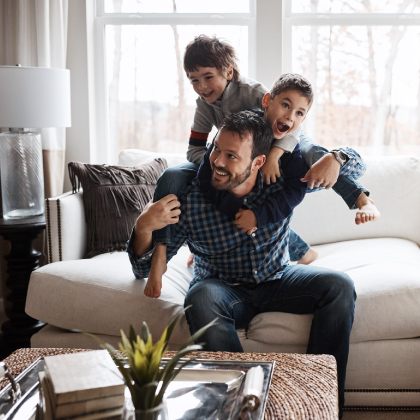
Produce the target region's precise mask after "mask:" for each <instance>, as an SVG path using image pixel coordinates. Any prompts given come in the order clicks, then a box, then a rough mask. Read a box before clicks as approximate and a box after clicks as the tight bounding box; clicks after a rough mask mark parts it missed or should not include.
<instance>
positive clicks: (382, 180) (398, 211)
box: [292, 156, 420, 245]
mask: <svg viewBox="0 0 420 420" xmlns="http://www.w3.org/2000/svg"><path fill="white" fill-rule="evenodd" d="M364 160H365V161H366V165H367V170H366V173H365V175H363V176H362V177H361V178H360V180H359V181H360V183H361V184H362V185H363V186H364V187H366V188H367V189H368V190H370V192H371V198H372V199H373V200H374V201H375V203H376V205H377V207H378V209H379V211H380V212H381V214H382V217H381V219H380V220H379V221H377V222H375V223H366V224H364V225H358V226H357V225H356V224H355V223H354V217H355V213H356V210H353V211H350V210H349V209H348V207H347V205H346V204H345V202H344V201H343V199H342V198H341V197H339V196H338V195H337V194H336V193H335V192H334V191H333V190H332V189H331V190H323V191H317V192H312V193H309V194H306V196H305V198H304V200H303V202H302V203H301V204H299V206H297V207H296V209H295V211H294V215H293V219H292V227H293V229H294V230H295V231H296V232H297V233H298V234H299V235H301V236H302V238H303V239H304V240H305V241H306V242H308V243H309V244H311V245H318V244H326V243H332V242H338V241H348V240H352V239H364V238H383V237H394V238H404V239H409V240H410V241H413V242H416V243H418V244H420V217H419V214H420V160H419V159H418V158H416V157H407V156H395V157H384V156H380V157H367V158H364Z"/></svg>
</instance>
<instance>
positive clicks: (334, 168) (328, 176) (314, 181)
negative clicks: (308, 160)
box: [301, 153, 340, 190]
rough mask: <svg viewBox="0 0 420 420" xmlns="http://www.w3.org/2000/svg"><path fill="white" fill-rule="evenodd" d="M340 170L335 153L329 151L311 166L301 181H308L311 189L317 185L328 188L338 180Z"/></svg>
mask: <svg viewBox="0 0 420 420" xmlns="http://www.w3.org/2000/svg"><path fill="white" fill-rule="evenodd" d="M339 172H340V164H339V163H338V162H337V159H336V158H335V156H334V155H333V154H331V153H328V154H326V155H325V156H323V157H322V158H321V159H319V160H318V162H315V163H314V164H313V165H312V166H311V168H310V169H309V171H308V172H307V173H306V175H305V176H304V177H303V178H302V179H301V181H302V182H307V183H308V188H309V189H310V190H312V189H313V188H316V187H320V188H325V189H327V190H328V189H330V188H331V187H332V186H333V185H334V184H335V183H336V182H337V178H338V175H339Z"/></svg>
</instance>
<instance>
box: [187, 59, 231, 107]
mask: <svg viewBox="0 0 420 420" xmlns="http://www.w3.org/2000/svg"><path fill="white" fill-rule="evenodd" d="M232 77H233V68H232V66H229V68H228V69H227V70H226V71H223V72H221V71H219V70H218V69H217V68H216V67H197V70H195V71H191V72H189V73H188V78H189V79H190V81H191V84H192V86H193V89H194V90H195V92H197V93H198V94H199V95H200V96H201V97H202V98H203V99H204V100H205V101H206V102H207V103H209V104H211V103H213V102H215V101H217V100H218V99H219V98H220V97H221V96H222V94H223V92H224V90H225V88H226V86H227V84H228V81H229V80H232Z"/></svg>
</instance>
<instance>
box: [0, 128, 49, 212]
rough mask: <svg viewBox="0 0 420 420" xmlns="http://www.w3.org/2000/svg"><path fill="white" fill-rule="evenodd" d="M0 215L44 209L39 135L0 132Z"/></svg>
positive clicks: (21, 131) (25, 132)
mask: <svg viewBox="0 0 420 420" xmlns="http://www.w3.org/2000/svg"><path fill="white" fill-rule="evenodd" d="M0 171H1V192H2V204H3V217H4V218H5V219H20V218H25V217H32V216H36V215H39V214H42V213H44V172H43V168H42V146H41V135H40V134H39V133H33V132H30V131H23V130H16V131H10V132H7V133H1V134H0Z"/></svg>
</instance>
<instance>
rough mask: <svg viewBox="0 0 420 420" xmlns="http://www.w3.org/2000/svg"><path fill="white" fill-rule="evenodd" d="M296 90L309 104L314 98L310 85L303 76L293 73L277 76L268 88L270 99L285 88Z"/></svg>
mask: <svg viewBox="0 0 420 420" xmlns="http://www.w3.org/2000/svg"><path fill="white" fill-rule="evenodd" d="M290 89H293V90H296V91H298V92H299V93H300V94H301V95H303V96H304V97H305V98H307V99H308V102H309V106H311V105H312V102H313V100H314V93H313V91H312V86H311V84H310V83H309V82H308V80H306V79H305V78H304V77H303V76H301V75H300V74H295V73H285V74H282V75H280V76H279V77H277V79H276V80H275V81H274V83H273V86H272V87H271V90H270V96H271V99H274V97H275V96H277V95H279V94H280V93H282V92H284V91H286V90H290Z"/></svg>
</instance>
